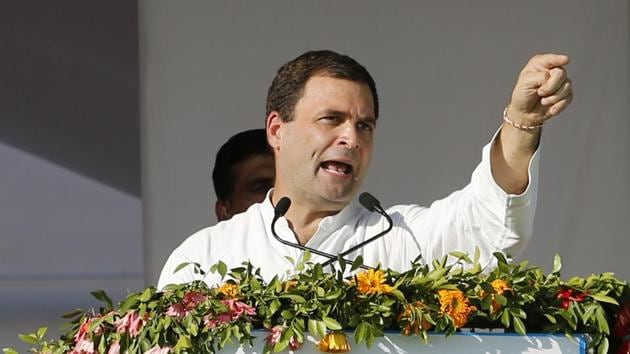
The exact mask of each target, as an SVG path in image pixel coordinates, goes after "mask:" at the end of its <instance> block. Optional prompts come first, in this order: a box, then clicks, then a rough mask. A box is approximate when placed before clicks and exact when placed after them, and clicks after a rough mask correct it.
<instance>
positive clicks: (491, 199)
mask: <svg viewBox="0 0 630 354" xmlns="http://www.w3.org/2000/svg"><path fill="white" fill-rule="evenodd" d="M491 144H492V143H490V144H488V145H486V146H485V147H484V148H483V150H482V160H481V162H480V163H479V165H477V167H476V168H475V170H474V171H473V174H472V178H471V181H470V183H469V184H468V185H467V186H466V187H464V188H463V189H461V190H458V191H455V192H453V193H452V194H451V195H449V196H448V197H446V198H444V199H441V200H438V201H435V202H434V203H432V204H431V206H430V207H428V208H427V207H421V206H418V205H395V206H393V207H391V208H389V209H387V210H386V211H387V213H388V214H389V215H391V217H392V219H393V221H394V227H393V229H392V230H391V232H389V233H388V234H387V235H386V236H384V237H382V238H380V239H378V240H376V241H374V242H372V243H370V244H368V245H367V246H365V247H364V248H361V249H359V250H357V251H355V252H354V253H352V254H349V255H348V256H346V257H345V258H346V259H354V258H355V257H357V256H358V255H362V256H363V260H364V264H366V265H371V266H376V265H377V264H378V263H380V264H381V265H382V267H383V268H391V269H394V270H398V271H404V270H407V269H409V268H410V262H411V261H412V260H414V259H416V257H418V256H419V255H421V256H422V258H421V260H422V261H423V262H424V263H430V262H432V261H433V260H434V259H440V258H442V257H443V256H444V255H446V254H448V253H449V252H451V251H454V250H458V251H464V252H467V253H469V254H471V255H472V254H473V253H474V250H475V247H479V249H480V250H481V264H482V265H488V264H490V263H492V261H493V256H492V253H493V252H496V251H502V252H504V253H508V254H511V255H513V256H518V255H519V254H520V253H521V252H522V251H523V249H524V248H525V245H526V244H527V242H528V240H529V239H530V238H531V235H532V227H533V221H534V212H535V208H536V192H537V181H538V152H536V153H535V154H534V156H533V157H532V160H531V161H530V165H529V185H528V187H527V189H526V191H525V192H524V193H522V194H520V195H509V194H506V193H505V192H504V191H503V190H502V189H501V188H500V187H499V186H498V185H497V184H496V183H495V181H494V178H493V177H492V172H491V167H490V146H491ZM273 215H274V211H273V205H272V204H271V202H270V194H268V195H267V197H266V198H265V200H264V201H263V202H262V203H258V204H254V205H252V206H251V207H250V208H249V209H248V210H247V211H246V212H244V213H242V214H238V215H235V216H234V217H232V219H230V220H227V221H223V222H220V223H218V224H216V225H214V226H211V227H208V228H205V229H203V230H201V231H199V232H197V233H195V234H193V235H192V236H190V237H189V238H188V239H186V240H185V241H184V242H183V243H182V244H181V245H180V246H179V247H178V248H176V249H175V250H174V251H173V253H172V254H171V255H170V257H169V258H168V260H167V262H166V264H165V265H164V268H163V269H162V273H161V275H160V280H159V282H158V288H163V287H164V286H166V285H167V284H171V283H177V284H181V283H187V282H190V281H192V280H196V279H201V277H200V276H199V275H198V274H194V272H193V268H192V267H186V268H184V269H182V270H180V271H178V272H177V273H173V271H174V270H175V268H176V267H177V266H178V265H179V264H181V263H184V262H196V263H199V264H200V265H201V267H202V269H204V270H208V269H209V268H210V266H212V265H213V264H215V263H217V262H218V261H223V262H224V263H226V264H227V266H228V267H229V268H233V267H237V266H240V265H241V263H242V262H244V261H250V262H251V263H252V264H253V265H254V266H255V267H260V268H261V274H262V276H263V277H264V278H265V279H267V280H270V279H271V278H272V277H273V276H275V275H283V274H285V273H287V272H291V271H292V270H293V266H292V264H291V263H290V262H289V260H287V258H286V256H289V257H291V258H293V259H299V258H300V257H301V255H302V251H301V250H299V249H296V248H293V247H291V246H287V245H284V244H282V243H280V242H278V241H277V240H276V239H275V238H274V237H273V235H272V233H271V222H272V219H273ZM386 227H387V221H386V220H385V218H384V217H383V216H381V215H380V214H378V213H376V212H369V211H367V210H366V209H364V208H363V207H361V206H360V205H359V204H358V203H357V202H356V201H355V202H352V203H350V204H349V205H348V206H346V207H345V208H344V209H343V210H341V211H340V212H339V213H338V214H336V215H333V216H329V217H326V218H324V219H323V220H322V221H321V223H320V225H319V228H318V229H317V231H316V232H315V234H314V235H313V237H312V238H311V239H310V240H309V241H308V243H307V244H306V246H308V247H311V248H316V249H318V250H320V251H324V252H327V253H331V254H337V253H340V252H343V251H344V250H346V249H348V248H350V247H352V246H354V245H356V244H358V243H360V242H362V241H364V240H367V239H369V238H371V237H372V236H374V235H376V234H377V233H379V232H381V231H382V230H384V229H385V228H386ZM276 232H277V233H278V235H279V236H280V237H281V238H283V239H285V240H288V241H291V242H295V240H296V238H295V236H294V234H293V231H292V230H291V229H290V228H289V226H288V223H287V220H286V219H285V218H280V219H279V220H278V222H277V223H276ZM325 260H327V258H325V257H321V256H316V255H313V257H312V261H314V262H324V261H325ZM203 280H204V281H205V282H206V283H208V284H209V285H214V284H218V283H219V282H220V277H219V275H218V274H212V273H209V274H208V275H206V277H205V278H204V279H203Z"/></svg>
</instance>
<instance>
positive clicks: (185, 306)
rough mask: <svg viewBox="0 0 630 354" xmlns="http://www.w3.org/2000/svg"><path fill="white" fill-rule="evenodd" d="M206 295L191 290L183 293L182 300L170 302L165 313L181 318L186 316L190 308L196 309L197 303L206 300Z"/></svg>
mask: <svg viewBox="0 0 630 354" xmlns="http://www.w3.org/2000/svg"><path fill="white" fill-rule="evenodd" d="M206 299H207V296H206V295H203V294H202V293H200V292H198V291H191V292H189V293H186V295H184V298H183V299H182V302H179V303H175V304H172V305H171V306H169V308H168V309H167V310H166V314H167V315H169V316H173V317H177V318H179V319H182V318H184V317H186V315H188V314H189V313H190V312H191V311H192V310H194V309H196V308H197V306H199V304H201V303H202V302H204V301H206Z"/></svg>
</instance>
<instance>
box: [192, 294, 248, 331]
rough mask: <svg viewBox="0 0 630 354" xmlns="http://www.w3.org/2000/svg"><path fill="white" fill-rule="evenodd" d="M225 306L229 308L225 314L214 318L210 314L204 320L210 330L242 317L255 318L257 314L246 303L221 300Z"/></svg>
mask: <svg viewBox="0 0 630 354" xmlns="http://www.w3.org/2000/svg"><path fill="white" fill-rule="evenodd" d="M221 302H222V303H223V305H225V306H227V308H228V310H227V311H226V312H224V313H221V314H219V315H218V316H216V317H215V316H213V315H212V314H208V315H206V316H205V317H204V318H203V322H204V323H205V325H206V326H208V327H210V328H214V327H216V326H217V325H219V324H222V323H229V322H233V321H236V320H238V319H239V317H241V316H242V315H247V316H254V315H255V314H256V309H255V308H253V307H251V306H249V305H247V304H246V303H244V302H241V301H238V300H235V299H229V300H221Z"/></svg>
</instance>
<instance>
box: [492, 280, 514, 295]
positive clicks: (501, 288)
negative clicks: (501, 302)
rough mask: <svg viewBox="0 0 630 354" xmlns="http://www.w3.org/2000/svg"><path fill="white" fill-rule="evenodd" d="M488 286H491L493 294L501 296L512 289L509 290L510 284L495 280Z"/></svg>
mask: <svg viewBox="0 0 630 354" xmlns="http://www.w3.org/2000/svg"><path fill="white" fill-rule="evenodd" d="M490 285H492V288H493V289H494V292H495V293H497V294H498V295H503V293H504V292H506V291H507V290H512V288H510V284H508V282H506V281H505V280H503V279H495V280H493V281H492V283H490Z"/></svg>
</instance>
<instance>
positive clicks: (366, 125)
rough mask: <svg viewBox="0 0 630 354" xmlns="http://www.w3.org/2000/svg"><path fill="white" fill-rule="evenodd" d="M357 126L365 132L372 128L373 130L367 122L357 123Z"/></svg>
mask: <svg viewBox="0 0 630 354" xmlns="http://www.w3.org/2000/svg"><path fill="white" fill-rule="evenodd" d="M357 126H358V127H359V129H361V130H364V131H366V132H371V131H372V130H374V127H373V126H372V125H371V124H368V123H359V124H357Z"/></svg>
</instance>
